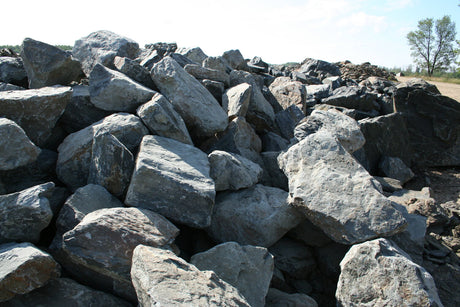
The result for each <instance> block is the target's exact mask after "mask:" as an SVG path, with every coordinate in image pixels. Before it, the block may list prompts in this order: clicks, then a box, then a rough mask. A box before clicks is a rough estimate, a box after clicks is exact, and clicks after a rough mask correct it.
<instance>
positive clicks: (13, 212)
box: [0, 182, 54, 243]
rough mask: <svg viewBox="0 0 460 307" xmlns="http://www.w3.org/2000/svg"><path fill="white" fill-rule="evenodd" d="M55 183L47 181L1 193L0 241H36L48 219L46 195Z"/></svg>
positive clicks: (49, 213) (47, 196) (48, 204)
mask: <svg viewBox="0 0 460 307" xmlns="http://www.w3.org/2000/svg"><path fill="white" fill-rule="evenodd" d="M53 190H54V183H52V182H48V183H45V184H41V185H38V186H35V187H32V188H29V189H26V190H23V191H20V192H16V193H12V194H7V195H0V243H3V242H11V241H26V242H32V243H35V242H38V240H39V239H40V231H42V230H43V229H44V228H45V227H47V226H48V224H49V223H50V221H51V218H52V217H53V212H52V211H51V208H50V203H49V198H50V197H51V194H52V193H53Z"/></svg>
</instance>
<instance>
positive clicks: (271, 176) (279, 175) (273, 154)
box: [260, 151, 289, 192]
mask: <svg viewBox="0 0 460 307" xmlns="http://www.w3.org/2000/svg"><path fill="white" fill-rule="evenodd" d="M279 154H280V152H279V151H266V152H261V153H260V157H261V158H262V161H263V170H264V171H263V174H262V179H261V182H260V183H262V184H263V185H267V186H270V187H275V188H280V189H282V190H285V191H286V192H288V191H289V186H288V179H287V177H286V175H285V174H284V173H283V171H282V170H281V169H280V167H279V165H278V156H279Z"/></svg>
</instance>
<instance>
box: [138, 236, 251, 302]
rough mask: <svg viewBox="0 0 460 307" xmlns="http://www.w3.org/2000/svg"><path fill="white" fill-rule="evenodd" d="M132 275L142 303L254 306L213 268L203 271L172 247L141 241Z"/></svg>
mask: <svg viewBox="0 0 460 307" xmlns="http://www.w3.org/2000/svg"><path fill="white" fill-rule="evenodd" d="M131 277H132V280H133V284H134V287H135V289H136V293H137V298H138V300H139V303H140V305H142V306H153V305H162V306H163V305H164V306H173V305H178V304H179V305H180V304H186V305H189V304H190V305H196V306H250V305H249V304H248V302H247V301H246V300H245V298H244V297H243V296H242V295H241V294H240V293H239V292H238V290H237V289H236V288H234V287H233V286H231V285H229V284H228V283H226V282H225V281H223V280H222V279H220V278H219V277H217V275H216V274H215V273H214V272H212V271H204V272H203V271H200V270H198V269H197V268H196V267H195V266H193V265H190V264H188V263H187V262H185V261H184V260H183V259H181V258H179V257H177V256H176V255H174V253H172V252H171V251H167V250H163V249H159V248H153V247H148V246H143V245H139V246H138V247H136V249H135V250H134V254H133V265H132V268H131Z"/></svg>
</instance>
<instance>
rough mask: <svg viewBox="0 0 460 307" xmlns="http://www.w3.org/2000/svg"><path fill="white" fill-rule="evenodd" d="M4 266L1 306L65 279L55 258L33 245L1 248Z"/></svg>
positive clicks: (0, 259) (0, 282) (0, 279)
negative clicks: (18, 296) (55, 280)
mask: <svg viewBox="0 0 460 307" xmlns="http://www.w3.org/2000/svg"><path fill="white" fill-rule="evenodd" d="M0 263H1V266H0V302H5V301H7V300H9V299H11V298H13V297H14V296H16V295H20V294H25V293H29V292H31V291H32V290H34V289H36V288H40V287H43V286H44V285H45V284H46V283H47V282H48V281H49V280H50V279H52V278H56V277H59V276H60V275H61V267H60V266H59V264H58V263H57V262H56V261H54V259H53V257H51V256H50V255H49V254H47V253H45V252H43V251H41V250H39V249H38V248H36V247H35V246H34V245H32V244H30V243H7V244H3V245H0Z"/></svg>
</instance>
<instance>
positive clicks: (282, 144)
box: [260, 132, 289, 151]
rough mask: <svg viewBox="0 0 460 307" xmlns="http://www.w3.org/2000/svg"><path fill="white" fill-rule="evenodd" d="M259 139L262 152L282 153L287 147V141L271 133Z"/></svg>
mask: <svg viewBox="0 0 460 307" xmlns="http://www.w3.org/2000/svg"><path fill="white" fill-rule="evenodd" d="M260 139H261V141H262V151H282V150H285V149H287V148H288V147H289V142H288V140H286V139H285V138H283V137H281V136H279V135H278V134H276V133H273V132H267V133H265V134H264V135H262V137H261V138H260Z"/></svg>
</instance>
